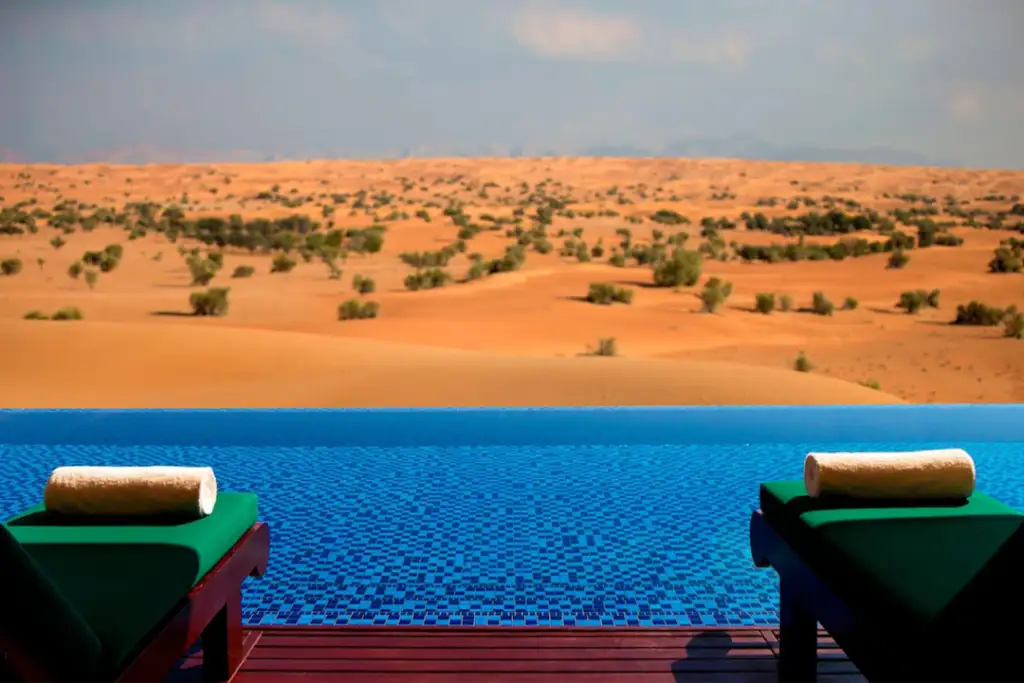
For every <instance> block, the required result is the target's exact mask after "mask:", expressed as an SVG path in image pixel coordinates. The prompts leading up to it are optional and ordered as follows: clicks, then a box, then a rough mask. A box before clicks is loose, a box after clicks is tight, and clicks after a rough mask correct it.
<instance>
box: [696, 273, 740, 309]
mask: <svg viewBox="0 0 1024 683" xmlns="http://www.w3.org/2000/svg"><path fill="white" fill-rule="evenodd" d="M730 294H732V283H731V282H723V281H722V280H720V279H718V278H717V277H711V278H708V281H707V282H705V283H704V289H703V290H701V292H700V294H698V295H697V296H698V297H699V298H700V301H701V304H702V310H703V311H704V312H705V313H715V312H717V311H718V309H719V308H721V307H722V304H724V303H725V301H726V299H728V298H729V295H730Z"/></svg>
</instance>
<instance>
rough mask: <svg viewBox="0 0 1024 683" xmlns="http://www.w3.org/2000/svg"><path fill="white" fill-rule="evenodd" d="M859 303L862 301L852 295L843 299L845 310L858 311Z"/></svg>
mask: <svg viewBox="0 0 1024 683" xmlns="http://www.w3.org/2000/svg"><path fill="white" fill-rule="evenodd" d="M859 305H860V302H859V301H857V300H856V299H854V298H853V297H852V296H848V297H846V299H844V300H843V310H844V311H856V310H857V306H859Z"/></svg>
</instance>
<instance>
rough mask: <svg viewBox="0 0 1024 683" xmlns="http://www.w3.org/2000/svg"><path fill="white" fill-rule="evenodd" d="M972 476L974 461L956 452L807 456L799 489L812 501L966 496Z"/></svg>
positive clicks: (973, 477) (971, 487)
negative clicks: (802, 487) (825, 497)
mask: <svg viewBox="0 0 1024 683" xmlns="http://www.w3.org/2000/svg"><path fill="white" fill-rule="evenodd" d="M975 478H976V473H975V468H974V459H973V458H971V456H970V455H969V454H968V453H967V452H966V451H964V450H962V449H959V448H947V449H942V450H934V451H911V452H906V453H808V455H807V457H806V458H805V459H804V485H805V486H806V487H807V493H808V495H810V496H812V497H814V498H817V497H819V496H821V495H843V496H852V497H857V498H872V499H884V498H895V499H907V500H914V499H920V500H938V499H954V498H967V497H968V496H970V495H971V493H973V492H974V483H975Z"/></svg>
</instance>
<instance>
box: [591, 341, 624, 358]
mask: <svg viewBox="0 0 1024 683" xmlns="http://www.w3.org/2000/svg"><path fill="white" fill-rule="evenodd" d="M586 355H588V356H603V357H605V358H611V357H613V356H617V355H619V347H618V344H617V343H616V342H615V337H602V338H601V339H598V340H597V345H596V346H594V347H592V348H588V349H587V353H586Z"/></svg>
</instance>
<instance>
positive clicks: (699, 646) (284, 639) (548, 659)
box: [169, 626, 864, 683]
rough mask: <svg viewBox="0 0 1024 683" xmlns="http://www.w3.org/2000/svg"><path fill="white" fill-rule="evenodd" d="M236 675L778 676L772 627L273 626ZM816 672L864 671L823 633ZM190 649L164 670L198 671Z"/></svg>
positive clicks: (423, 679)
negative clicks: (181, 659)
mask: <svg viewBox="0 0 1024 683" xmlns="http://www.w3.org/2000/svg"><path fill="white" fill-rule="evenodd" d="M247 640H248V642H251V643H253V644H254V647H253V648H252V651H251V652H250V654H249V656H248V657H247V658H246V660H245V661H244V663H243V664H242V668H241V670H240V671H239V672H238V674H237V675H236V676H235V678H234V679H233V680H234V683H269V682H270V681H281V682H282V683H288V682H290V681H292V682H297V681H303V682H308V683H312V682H313V681H322V682H323V683H358V682H362V681H374V683H389V682H394V683H414V682H415V683H435V682H437V683H440V682H441V681H445V682H446V683H447V682H449V681H450V682H451V683H477V682H478V681H479V682H481V683H482V682H484V681H486V682H487V683H552V682H554V681H558V682H563V683H573V682H574V681H579V682H582V681H584V680H585V681H588V682H593V683H620V682H621V683H625V682H626V681H629V682H634V681H635V682H637V683H663V682H664V683H680V682H681V681H683V682H685V681H692V682H694V683H696V682H697V681H706V682H707V683H718V682H721V683H748V682H749V683H761V682H765V683H767V682H768V681H775V680H776V679H775V675H776V673H775V672H776V664H777V656H778V633H777V629H770V628H756V627H740V628H736V627H730V628H708V629H702V628H637V627H630V628H593V627H591V628H572V627H525V628H520V627H475V626H473V627H448V626H435V627H390V626H376V627H375V626H366V627H359V626H304V627H289V626H275V627H266V628H255V629H251V630H250V631H247ZM819 645H820V651H819V654H820V662H819V666H818V671H819V680H821V681H824V682H827V683H853V682H859V681H863V680H864V679H863V678H862V677H861V676H860V675H859V674H858V673H857V670H856V668H855V667H854V666H853V665H852V664H851V663H850V662H849V660H848V659H847V658H846V657H845V655H844V654H843V653H842V651H841V650H840V649H839V648H837V647H836V646H835V643H834V642H833V641H832V640H831V639H830V638H828V636H827V634H825V633H824V632H822V633H821V634H820V637H819ZM201 661H202V655H201V652H198V651H196V652H193V653H192V654H191V655H190V656H189V657H188V658H187V659H186V660H185V661H184V662H183V664H182V666H181V669H180V670H179V671H178V672H177V673H176V675H174V676H172V678H170V679H169V680H174V681H179V682H181V681H190V680H199V679H198V676H199V674H200V673H201V667H200V666H199V665H200V663H201Z"/></svg>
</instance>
